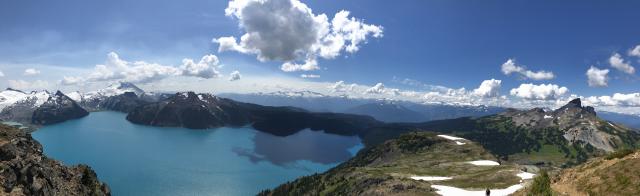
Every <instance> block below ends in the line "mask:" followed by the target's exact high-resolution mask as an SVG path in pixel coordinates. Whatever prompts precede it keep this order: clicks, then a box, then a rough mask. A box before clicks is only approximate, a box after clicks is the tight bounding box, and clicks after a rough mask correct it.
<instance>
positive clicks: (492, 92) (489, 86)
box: [473, 78, 502, 97]
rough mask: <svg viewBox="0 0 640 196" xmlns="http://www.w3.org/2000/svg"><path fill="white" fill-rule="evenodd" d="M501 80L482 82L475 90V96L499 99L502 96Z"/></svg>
mask: <svg viewBox="0 0 640 196" xmlns="http://www.w3.org/2000/svg"><path fill="white" fill-rule="evenodd" d="M501 84H502V81H501V80H496V79H493V78H492V79H490V80H485V81H482V83H481V84H480V86H479V87H478V88H476V89H474V90H473V94H474V95H476V96H480V97H497V96H498V95H500V86H501Z"/></svg>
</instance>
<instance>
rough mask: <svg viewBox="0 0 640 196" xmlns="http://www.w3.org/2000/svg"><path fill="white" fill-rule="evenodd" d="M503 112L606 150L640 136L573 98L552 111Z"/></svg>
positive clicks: (525, 124) (526, 124)
mask: <svg viewBox="0 0 640 196" xmlns="http://www.w3.org/2000/svg"><path fill="white" fill-rule="evenodd" d="M501 115H503V116H507V117H511V120H512V121H513V122H514V123H515V124H516V125H517V126H523V127H527V128H532V129H545V128H558V129H559V130H561V131H563V132H564V135H563V136H564V138H565V139H567V140H568V141H570V142H576V141H581V142H585V143H588V144H590V145H592V146H593V147H595V148H598V149H601V150H604V151H613V150H615V149H617V148H621V147H624V145H625V144H624V142H625V139H626V138H629V137H634V138H636V137H637V134H635V133H634V132H632V130H630V129H628V128H624V127H622V126H616V125H615V124H613V123H611V122H607V121H605V120H602V119H600V118H598V116H597V115H596V112H595V110H594V108H593V107H590V106H582V102H581V100H580V99H579V98H578V99H574V100H572V101H570V102H569V103H567V104H566V105H564V106H562V107H561V108H558V109H556V110H553V111H548V110H544V109H541V108H534V109H531V110H527V111H519V110H513V109H510V110H508V111H506V112H503V113H502V114H501Z"/></svg>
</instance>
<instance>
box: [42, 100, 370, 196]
mask: <svg viewBox="0 0 640 196" xmlns="http://www.w3.org/2000/svg"><path fill="white" fill-rule="evenodd" d="M125 115H126V114H123V113H117V112H95V113H91V114H90V115H89V116H87V117H85V118H82V119H78V120H72V121H67V122H64V123H59V124H55V125H51V126H45V127H42V128H40V129H39V130H37V131H36V132H34V133H32V135H33V137H34V138H35V139H36V140H38V141H39V142H40V143H41V144H42V145H43V147H44V152H45V154H47V156H50V157H52V158H55V159H57V160H61V161H63V163H65V164H67V165H74V164H79V163H83V164H88V165H89V166H91V167H92V168H93V169H94V170H95V171H96V173H97V174H98V177H99V178H100V180H102V181H105V182H107V184H109V186H110V188H111V190H112V191H113V194H114V195H254V194H255V193H257V192H259V191H261V190H264V189H268V188H273V187H275V186H277V185H279V184H282V183H284V182H287V181H290V180H293V179H295V178H298V177H300V176H304V175H310V174H313V173H320V172H324V171H326V170H328V169H330V168H332V167H334V166H336V165H337V164H339V163H340V162H342V161H345V160H347V159H348V158H349V157H351V156H352V154H353V152H354V150H357V149H360V148H361V147H362V145H361V143H360V141H359V139H358V138H357V137H345V136H337V135H330V134H326V133H323V132H321V131H310V130H303V131H301V132H299V133H297V134H294V135H291V136H288V137H277V136H273V135H269V134H266V133H262V132H258V131H256V130H254V129H252V128H250V127H242V128H228V127H223V128H218V129H207V130H189V129H184V128H160V127H150V126H141V125H135V124H132V123H129V122H128V121H126V120H125Z"/></svg>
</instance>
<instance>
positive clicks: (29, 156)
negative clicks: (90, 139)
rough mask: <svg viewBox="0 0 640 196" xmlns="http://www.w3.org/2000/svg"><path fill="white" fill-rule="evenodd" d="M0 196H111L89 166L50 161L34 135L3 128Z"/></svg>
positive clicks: (0, 157)
mask: <svg viewBox="0 0 640 196" xmlns="http://www.w3.org/2000/svg"><path fill="white" fill-rule="evenodd" d="M0 195H96V196H98V195H111V193H110V190H109V187H108V186H107V185H106V184H104V183H102V182H100V181H99V180H98V177H97V176H96V173H95V172H94V171H93V170H92V169H91V168H89V166H86V165H78V166H74V167H67V166H64V165H62V163H61V162H59V161H56V160H53V159H50V158H47V157H46V156H45V155H43V153H42V146H41V145H40V143H38V142H37V141H35V140H34V139H33V138H32V137H31V135H30V134H28V133H25V132H23V131H20V130H17V129H15V128H13V127H9V126H6V125H0Z"/></svg>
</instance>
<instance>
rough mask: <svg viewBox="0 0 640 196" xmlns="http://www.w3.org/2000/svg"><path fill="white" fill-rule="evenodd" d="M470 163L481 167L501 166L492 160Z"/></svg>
mask: <svg viewBox="0 0 640 196" xmlns="http://www.w3.org/2000/svg"><path fill="white" fill-rule="evenodd" d="M468 163H471V164H473V165H479V166H496V165H500V163H498V162H495V161H490V160H478V161H469V162H468Z"/></svg>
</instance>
